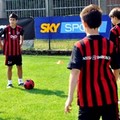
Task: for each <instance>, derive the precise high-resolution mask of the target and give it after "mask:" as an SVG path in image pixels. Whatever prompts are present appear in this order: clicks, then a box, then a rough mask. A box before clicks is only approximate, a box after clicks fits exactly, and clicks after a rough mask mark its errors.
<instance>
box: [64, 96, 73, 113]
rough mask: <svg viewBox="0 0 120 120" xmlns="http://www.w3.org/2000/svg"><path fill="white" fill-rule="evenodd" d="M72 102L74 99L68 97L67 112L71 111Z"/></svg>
mask: <svg viewBox="0 0 120 120" xmlns="http://www.w3.org/2000/svg"><path fill="white" fill-rule="evenodd" d="M71 103H72V99H69V98H68V99H67V100H66V103H65V113H70V111H71Z"/></svg>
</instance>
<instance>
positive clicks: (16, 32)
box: [0, 13, 24, 88]
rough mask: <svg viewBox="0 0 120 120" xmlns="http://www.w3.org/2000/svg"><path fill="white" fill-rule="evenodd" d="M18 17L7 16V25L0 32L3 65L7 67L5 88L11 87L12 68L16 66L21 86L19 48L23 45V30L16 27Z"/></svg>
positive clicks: (20, 56) (13, 15)
mask: <svg viewBox="0 0 120 120" xmlns="http://www.w3.org/2000/svg"><path fill="white" fill-rule="evenodd" d="M17 20H18V16H17V15H16V14H15V13H12V14H10V15H9V23H10V24H9V25H8V26H7V27H6V28H5V29H4V30H2V31H1V32H0V37H1V36H2V35H4V42H2V41H1V40H0V46H1V48H2V49H3V52H4V55H5V58H6V59H5V65H7V67H8V70H7V77H8V84H7V88H11V87H13V84H12V68H13V65H14V64H16V66H17V74H18V85H23V80H22V55H21V47H22V44H23V33H24V31H23V28H22V27H20V26H18V25H17Z"/></svg>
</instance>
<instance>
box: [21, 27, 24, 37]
mask: <svg viewBox="0 0 120 120" xmlns="http://www.w3.org/2000/svg"><path fill="white" fill-rule="evenodd" d="M23 34H24V30H23V28H21V31H20V35H21V36H23Z"/></svg>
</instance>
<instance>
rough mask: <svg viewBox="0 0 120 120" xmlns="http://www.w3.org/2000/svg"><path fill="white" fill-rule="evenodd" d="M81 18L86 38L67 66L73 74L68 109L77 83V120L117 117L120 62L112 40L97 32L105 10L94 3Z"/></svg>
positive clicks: (112, 119) (66, 106)
mask: <svg viewBox="0 0 120 120" xmlns="http://www.w3.org/2000/svg"><path fill="white" fill-rule="evenodd" d="M80 17H81V21H82V24H83V27H84V29H85V32H86V37H85V38H83V39H82V40H80V41H78V42H76V43H75V45H74V48H73V51H72V55H71V60H70V62H69V65H68V69H70V70H71V73H70V78H69V91H68V98H67V100H66V103H65V112H66V113H68V112H70V110H71V103H72V101H73V94H74V91H75V88H76V85H77V102H78V106H79V114H78V120H99V119H100V117H102V119H103V120H118V104H117V103H118V93H117V84H116V80H117V79H118V74H119V71H118V69H119V68H120V63H119V61H118V58H117V55H116V52H115V49H114V44H113V42H112V41H110V40H107V39H106V38H105V37H103V36H101V35H100V34H99V32H98V28H99V26H100V25H101V22H102V10H101V9H100V8H99V7H98V6H96V5H93V4H91V5H89V6H86V7H85V8H84V9H83V10H82V12H81V13H80ZM111 68H112V69H113V71H112V70H111Z"/></svg>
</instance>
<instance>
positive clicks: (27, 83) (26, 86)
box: [24, 80, 35, 90]
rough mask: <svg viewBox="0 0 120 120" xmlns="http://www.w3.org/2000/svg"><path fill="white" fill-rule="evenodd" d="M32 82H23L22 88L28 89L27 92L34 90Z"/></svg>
mask: <svg viewBox="0 0 120 120" xmlns="http://www.w3.org/2000/svg"><path fill="white" fill-rule="evenodd" d="M34 85H35V84H34V81H33V80H26V81H25V82H24V88H25V89H28V90H30V89H33V88H34Z"/></svg>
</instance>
